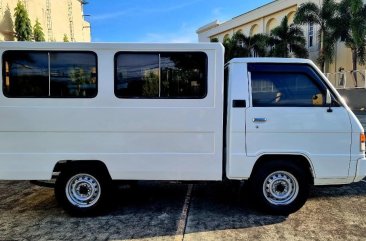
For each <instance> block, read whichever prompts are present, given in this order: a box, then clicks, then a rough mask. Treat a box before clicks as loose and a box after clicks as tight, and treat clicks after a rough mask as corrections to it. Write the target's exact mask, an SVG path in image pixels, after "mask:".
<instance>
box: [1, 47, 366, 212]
mask: <svg viewBox="0 0 366 241" xmlns="http://www.w3.org/2000/svg"><path fill="white" fill-rule="evenodd" d="M223 54H224V49H223V47H222V45H221V44H114V43H109V44H105V43H30V42H2V43H0V55H1V56H2V66H1V68H2V69H1V72H2V91H0V93H1V94H0V116H1V119H0V133H1V134H0V179H3V180H50V179H52V178H56V183H55V194H56V198H57V200H58V201H59V202H60V203H61V204H62V206H63V207H64V208H65V209H67V210H68V211H70V212H72V213H77V214H89V213H93V212H95V211H97V210H100V209H101V208H102V207H103V205H104V204H105V202H106V201H107V199H108V196H109V195H110V194H111V192H110V187H111V182H112V180H180V181H217V180H225V179H229V180H249V184H250V187H251V195H253V198H254V199H255V200H257V202H258V205H260V206H261V207H263V208H264V209H265V210H267V211H270V212H272V213H291V212H294V211H296V210H298V209H299V208H300V207H301V206H302V205H303V204H304V202H305V201H306V199H307V197H308V191H309V188H310V187H311V186H312V185H330V184H332V185H333V184H347V183H352V182H357V181H360V180H361V179H362V178H363V177H364V176H365V175H366V158H365V135H364V130H363V128H362V126H361V124H360V122H359V121H358V120H357V118H356V117H355V115H354V114H353V113H352V111H351V110H350V109H349V108H348V107H347V105H346V103H345V102H344V100H343V99H342V97H341V96H340V95H339V94H338V93H337V91H336V90H335V89H334V88H333V87H332V85H331V84H330V83H329V81H328V80H327V79H326V78H325V76H324V75H323V74H322V73H321V72H320V71H319V70H318V68H317V67H316V66H315V65H314V64H313V63H312V62H311V61H309V60H304V59H281V58H251V59H247V58H246V59H245V58H243V59H241V58H240V59H233V60H231V61H230V62H229V63H228V64H227V65H226V66H224V56H223ZM224 72H225V74H224ZM224 75H225V77H224Z"/></svg>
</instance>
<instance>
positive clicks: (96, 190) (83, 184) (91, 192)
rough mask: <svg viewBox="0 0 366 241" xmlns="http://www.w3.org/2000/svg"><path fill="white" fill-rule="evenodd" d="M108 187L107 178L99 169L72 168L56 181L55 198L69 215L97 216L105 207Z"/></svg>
mask: <svg viewBox="0 0 366 241" xmlns="http://www.w3.org/2000/svg"><path fill="white" fill-rule="evenodd" d="M73 184H74V185H73ZM110 187H111V181H110V178H109V176H108V175H106V174H105V173H104V172H102V171H101V170H100V169H99V170H97V169H96V168H90V167H88V168H85V167H79V166H73V167H70V168H67V169H65V170H63V171H62V172H61V173H60V175H59V177H58V178H57V179H56V183H55V197H56V200H57V201H58V203H59V204H60V205H61V206H62V207H63V208H64V209H65V210H66V211H67V212H69V213H70V214H71V215H75V216H91V215H98V214H100V213H101V212H102V211H104V208H105V207H106V202H107V201H108V197H109V190H110Z"/></svg>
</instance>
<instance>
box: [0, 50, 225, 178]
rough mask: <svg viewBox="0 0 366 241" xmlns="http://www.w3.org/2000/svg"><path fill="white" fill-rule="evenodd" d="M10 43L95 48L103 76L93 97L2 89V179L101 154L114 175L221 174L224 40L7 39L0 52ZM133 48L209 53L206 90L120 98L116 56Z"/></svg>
mask: <svg viewBox="0 0 366 241" xmlns="http://www.w3.org/2000/svg"><path fill="white" fill-rule="evenodd" d="M9 49H17V50H21V49H22V50H30V49H33V50H34V49H36V50H49V49H52V50H57V49H62V50H71V51H72V50H78V51H80V50H85V51H87V50H89V51H94V52H95V53H96V54H97V56H98V73H97V74H98V80H99V81H98V94H97V96H96V97H95V98H91V99H61V98H58V99H52V98H48V99H47V98H45V99H41V98H32V99H30V98H7V97H5V96H4V95H3V94H2V93H1V94H0V116H1V119H0V179H7V180H29V179H30V180H37V179H38V180H46V179H50V178H51V176H52V170H53V168H54V166H55V164H56V163H57V162H58V161H61V160H81V161H82V160H100V161H102V162H104V163H105V165H106V166H107V168H108V170H109V172H110V175H111V177H112V178H113V179H125V180H221V179H222V139H223V136H222V135H223V134H222V133H223V132H222V124H223V121H222V120H223V116H222V115H223V106H222V105H223V104H222V103H223V49H222V47H221V45H211V44H181V45H173V44H167V45H164V44H156V45H154V44H135V45H134V44H132V45H131V44H110V45H108V44H106V45H103V44H84V45H80V44H75V45H66V44H61V43H60V44H56V43H55V44H43V45H40V44H29V43H28V44H26V43H19V44H14V43H12V44H7V43H1V44H0V54H2V53H3V51H4V50H9ZM130 50H133V51H139V50H141V51H178V52H179V51H181V52H187V51H201V52H204V53H206V54H207V59H208V83H207V96H206V97H204V98H202V99H136V98H134V99H119V98H117V97H116V96H115V95H114V73H113V69H114V61H113V59H114V55H115V53H117V52H118V51H130ZM1 72H2V71H1Z"/></svg>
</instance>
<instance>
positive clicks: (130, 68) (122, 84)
mask: <svg viewBox="0 0 366 241" xmlns="http://www.w3.org/2000/svg"><path fill="white" fill-rule="evenodd" d="M114 89H115V95H116V96H117V97H119V98H167V99H184V98H187V99H199V98H204V97H205V96H206V93H207V56H206V54H205V53H201V52H187V53H183V52H161V53H156V52H120V53H117V54H116V56H115V86H114Z"/></svg>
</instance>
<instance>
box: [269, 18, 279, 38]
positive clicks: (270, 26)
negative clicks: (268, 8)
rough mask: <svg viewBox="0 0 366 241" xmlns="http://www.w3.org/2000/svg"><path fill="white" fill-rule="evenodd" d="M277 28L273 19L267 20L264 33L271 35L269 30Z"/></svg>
mask: <svg viewBox="0 0 366 241" xmlns="http://www.w3.org/2000/svg"><path fill="white" fill-rule="evenodd" d="M276 26H277V21H276V19H274V18H271V19H270V20H268V22H267V24H266V33H267V34H271V30H272V29H274V28H275V27H276Z"/></svg>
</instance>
